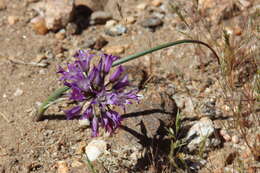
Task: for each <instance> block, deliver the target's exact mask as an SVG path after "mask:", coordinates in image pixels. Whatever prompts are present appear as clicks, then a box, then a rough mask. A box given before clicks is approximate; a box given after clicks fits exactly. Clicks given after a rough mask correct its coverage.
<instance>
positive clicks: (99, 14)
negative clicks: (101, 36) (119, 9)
mask: <svg viewBox="0 0 260 173" xmlns="http://www.w3.org/2000/svg"><path fill="white" fill-rule="evenodd" d="M110 19H112V15H111V14H110V13H108V12H105V11H96V12H93V13H92V14H91V16H90V24H91V25H95V24H105V23H106V21H108V20H110Z"/></svg>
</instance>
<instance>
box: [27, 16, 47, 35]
mask: <svg viewBox="0 0 260 173" xmlns="http://www.w3.org/2000/svg"><path fill="white" fill-rule="evenodd" d="M30 23H31V25H32V28H33V30H34V31H35V33H36V34H40V35H45V34H46V33H47V32H48V29H47V27H46V25H45V19H44V18H43V17H39V16H38V17H35V18H33V19H32V20H31V22H30Z"/></svg>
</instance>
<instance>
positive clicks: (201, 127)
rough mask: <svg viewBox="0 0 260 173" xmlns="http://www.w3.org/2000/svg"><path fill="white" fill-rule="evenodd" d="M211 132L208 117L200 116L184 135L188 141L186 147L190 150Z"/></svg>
mask: <svg viewBox="0 0 260 173" xmlns="http://www.w3.org/2000/svg"><path fill="white" fill-rule="evenodd" d="M213 132H214V125H213V122H212V121H211V120H210V119H209V118H202V119H201V120H200V121H199V122H197V123H195V124H194V125H193V126H192V127H191V128H190V129H189V132H188V134H187V136H186V140H187V141H188V142H189V143H188V145H187V147H188V148H189V150H190V151H192V150H194V149H195V148H196V147H197V146H199V145H200V143H201V142H203V140H206V139H207V138H208V137H210V136H211V135H212V134H213Z"/></svg>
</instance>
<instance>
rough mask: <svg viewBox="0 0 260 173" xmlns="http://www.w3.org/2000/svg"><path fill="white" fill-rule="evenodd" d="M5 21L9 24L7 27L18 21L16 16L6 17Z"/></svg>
mask: <svg viewBox="0 0 260 173" xmlns="http://www.w3.org/2000/svg"><path fill="white" fill-rule="evenodd" d="M7 21H8V23H9V25H14V24H16V23H17V22H18V21H19V17H18V16H8V18H7Z"/></svg>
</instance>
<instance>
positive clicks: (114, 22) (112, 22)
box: [105, 20, 117, 28]
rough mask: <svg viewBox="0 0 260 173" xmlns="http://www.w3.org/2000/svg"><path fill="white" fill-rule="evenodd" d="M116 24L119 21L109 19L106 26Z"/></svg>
mask: <svg viewBox="0 0 260 173" xmlns="http://www.w3.org/2000/svg"><path fill="white" fill-rule="evenodd" d="M116 24H117V21H115V20H109V21H107V22H106V24H105V27H106V28H111V27H113V26H115V25H116Z"/></svg>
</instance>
